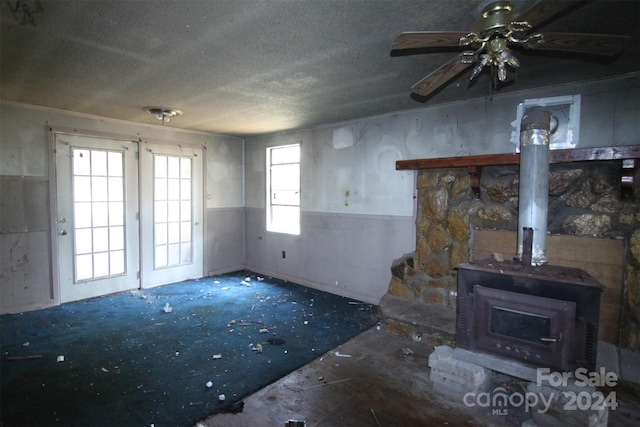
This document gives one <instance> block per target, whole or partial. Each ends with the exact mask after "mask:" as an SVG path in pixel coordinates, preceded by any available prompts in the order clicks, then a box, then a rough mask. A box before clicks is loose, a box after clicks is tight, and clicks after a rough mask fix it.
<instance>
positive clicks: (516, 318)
mask: <svg viewBox="0 0 640 427" xmlns="http://www.w3.org/2000/svg"><path fill="white" fill-rule="evenodd" d="M491 332H493V333H496V334H500V335H505V336H508V337H512V338H516V339H520V340H525V341H530V342H534V343H540V337H548V336H551V319H550V318H548V317H546V316H539V315H536V314H533V313H526V312H523V311H518V310H511V309H508V308H503V307H491Z"/></svg>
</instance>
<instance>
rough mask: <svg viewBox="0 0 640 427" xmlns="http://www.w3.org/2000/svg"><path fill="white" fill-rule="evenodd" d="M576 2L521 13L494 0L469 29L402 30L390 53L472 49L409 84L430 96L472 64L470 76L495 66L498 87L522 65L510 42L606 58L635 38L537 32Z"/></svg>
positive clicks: (547, 1)
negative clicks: (539, 27)
mask: <svg viewBox="0 0 640 427" xmlns="http://www.w3.org/2000/svg"><path fill="white" fill-rule="evenodd" d="M576 3H579V1H553V0H544V1H539V2H537V3H535V4H534V5H533V6H531V7H530V8H529V9H528V10H526V11H525V12H523V13H517V12H516V11H515V10H514V9H513V4H512V3H511V2H510V1H496V2H492V3H490V4H488V5H487V6H486V7H485V8H484V9H483V10H482V17H481V18H480V19H479V20H478V21H477V22H475V23H474V24H473V25H472V26H471V31H470V32H448V31H421V32H406V33H402V34H400V35H399V36H398V37H397V38H396V39H395V41H394V42H393V44H392V46H391V53H392V54H398V53H405V54H411V53H424V49H425V48H427V49H428V48H438V49H442V48H456V47H465V46H467V47H469V48H472V49H474V50H465V51H464V52H462V53H460V54H458V55H457V56H455V57H454V58H452V59H451V60H449V61H447V62H446V63H444V64H443V65H442V66H440V67H439V68H438V69H436V70H435V71H433V72H432V73H431V74H429V75H428V76H426V77H425V78H423V79H422V80H420V81H419V82H417V83H416V84H414V85H413V86H412V87H411V90H412V91H413V92H414V93H416V94H418V95H421V96H427V95H429V94H431V93H432V92H433V91H435V90H436V89H438V88H439V87H441V86H443V85H444V84H446V83H447V82H448V81H450V80H451V79H453V78H454V77H456V76H457V75H458V74H460V73H462V72H463V71H465V70H466V69H467V68H469V67H471V66H472V65H474V64H475V67H474V69H473V72H472V74H471V79H470V80H473V79H474V78H475V77H476V76H478V75H479V74H480V73H481V72H482V70H483V69H484V67H487V66H488V67H490V68H491V69H492V79H493V85H494V87H496V86H497V85H498V84H499V83H501V82H504V81H506V80H507V70H508V68H511V69H513V68H518V67H519V66H520V62H519V61H518V59H517V58H516V57H515V56H514V55H513V53H512V51H511V49H510V47H509V46H516V47H523V48H525V49H537V50H553V51H564V52H578V53H585V54H592V55H605V56H615V55H617V54H618V53H620V52H622V50H623V49H624V48H625V46H626V45H627V44H628V43H629V42H630V40H631V39H630V38H629V37H627V36H617V35H601V34H579V33H545V34H540V33H536V32H533V30H534V29H535V28H536V27H537V26H539V25H540V24H541V23H543V22H545V21H547V20H549V19H550V18H553V17H555V16H557V15H558V14H560V13H561V12H562V11H564V10H566V9H568V8H569V7H571V6H573V5H574V4H576Z"/></svg>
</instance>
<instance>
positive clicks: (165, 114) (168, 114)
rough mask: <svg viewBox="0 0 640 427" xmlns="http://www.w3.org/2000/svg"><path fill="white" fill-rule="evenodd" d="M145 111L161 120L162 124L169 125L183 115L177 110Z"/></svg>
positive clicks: (154, 108) (155, 108)
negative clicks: (175, 118)
mask: <svg viewBox="0 0 640 427" xmlns="http://www.w3.org/2000/svg"><path fill="white" fill-rule="evenodd" d="M143 109H144V111H146V112H147V113H149V114H152V115H153V116H154V117H155V118H156V119H158V120H160V121H161V122H162V124H165V123H168V122H170V121H171V119H172V118H174V117H176V116H181V115H182V111H180V110H176V109H175V108H166V107H144V108H143Z"/></svg>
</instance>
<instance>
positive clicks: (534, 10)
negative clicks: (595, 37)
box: [516, 0, 580, 28]
mask: <svg viewBox="0 0 640 427" xmlns="http://www.w3.org/2000/svg"><path fill="white" fill-rule="evenodd" d="M576 3H580V1H564V0H562V1H557V0H543V1H539V2H538V3H536V4H534V5H533V6H531V7H530V8H529V9H527V10H525V11H524V12H522V13H521V14H520V15H518V17H517V18H516V21H519V22H522V21H526V22H527V23H528V24H529V25H531V27H532V28H533V27H537V26H538V25H540V24H542V23H543V22H544V21H546V20H548V19H551V18H553V17H555V16H556V15H558V14H559V13H560V12H562V11H563V10H565V9H568V8H569V7H571V6H573V5H574V4H576Z"/></svg>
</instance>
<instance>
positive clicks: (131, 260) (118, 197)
mask: <svg viewBox="0 0 640 427" xmlns="http://www.w3.org/2000/svg"><path fill="white" fill-rule="evenodd" d="M137 151H138V144H137V143H134V142H129V141H119V140H113V139H106V138H96V137H87V136H81V135H68V134H62V133H56V134H55V161H56V205H57V212H56V224H57V225H56V227H57V229H56V231H57V253H58V281H59V290H60V302H68V301H75V300H79V299H84V298H90V297H95V296H99V295H105V294H109V293H114V292H119V291H123V290H127V289H134V288H137V287H139V281H138V265H139V231H138V220H137V218H136V215H137V211H138V162H137V160H136V157H137V156H136V153H137Z"/></svg>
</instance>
